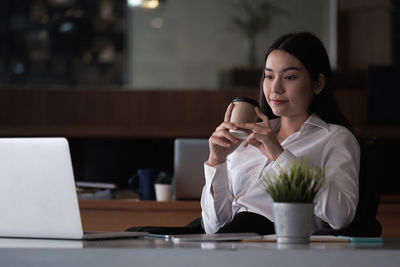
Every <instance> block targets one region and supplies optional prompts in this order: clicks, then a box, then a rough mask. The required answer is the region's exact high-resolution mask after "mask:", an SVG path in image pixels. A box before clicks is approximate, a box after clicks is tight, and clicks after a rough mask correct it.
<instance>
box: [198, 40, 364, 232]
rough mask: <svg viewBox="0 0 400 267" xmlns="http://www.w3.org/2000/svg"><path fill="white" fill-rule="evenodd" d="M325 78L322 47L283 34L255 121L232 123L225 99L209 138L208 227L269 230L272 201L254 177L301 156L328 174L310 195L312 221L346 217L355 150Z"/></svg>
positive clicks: (339, 224) (351, 201) (351, 204)
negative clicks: (243, 135) (242, 133)
mask: <svg viewBox="0 0 400 267" xmlns="http://www.w3.org/2000/svg"><path fill="white" fill-rule="evenodd" d="M330 76H331V68H330V63H329V59H328V56H327V53H326V50H325V48H324V46H323V44H322V43H321V41H320V40H319V39H318V38H317V37H315V36H314V35H312V34H310V33H293V34H287V35H284V36H282V37H280V38H279V39H278V40H277V41H276V42H275V43H274V44H272V46H271V47H270V48H269V49H268V50H267V53H266V56H265V70H264V75H263V78H262V82H261V89H260V100H259V104H260V108H256V109H255V110H256V113H257V115H258V117H259V118H260V122H258V123H246V124H233V123H230V122H229V121H230V116H231V113H232V109H233V107H234V106H233V104H230V105H229V106H228V108H227V110H226V113H225V118H224V122H222V123H221V125H220V126H219V127H218V128H217V129H216V130H215V132H214V133H213V134H212V135H211V137H210V138H209V146H210V154H209V158H208V160H207V162H206V163H205V165H204V168H205V176H206V177H205V178H206V184H205V186H204V188H203V193H202V198H201V206H202V223H203V227H204V230H205V231H206V233H215V232H257V233H260V234H270V233H273V232H274V226H273V219H274V218H273V214H272V203H273V200H272V198H271V197H270V196H269V194H268V193H267V192H266V191H265V190H264V189H263V188H262V187H261V186H260V184H259V179H261V177H262V176H265V175H266V174H268V175H271V176H273V175H275V174H278V173H279V171H281V170H288V168H289V166H290V165H291V163H292V162H294V161H295V160H296V159H297V158H299V157H304V158H305V159H306V160H307V163H308V164H310V165H313V166H317V167H319V168H320V169H323V170H325V174H326V176H327V177H328V179H327V182H326V183H325V184H324V187H323V188H322V189H321V190H320V192H319V193H318V194H317V196H316V198H315V200H314V203H315V208H314V214H315V218H316V221H322V222H325V223H327V224H329V226H330V227H332V228H335V229H336V228H343V227H345V226H347V225H349V224H350V223H351V221H352V219H353V217H354V215H355V210H356V206H357V203H358V174H359V161H360V149H359V145H358V143H357V140H356V139H355V137H354V136H353V135H352V133H351V132H350V131H349V129H348V128H349V125H348V123H347V121H346V120H345V118H344V117H343V115H342V114H341V113H340V111H339V110H338V108H337V106H336V104H335V101H334V97H333V94H332V92H331V91H330V88H329V79H330ZM272 118H275V119H272ZM346 127H347V128H346ZM239 128H241V129H248V130H251V131H252V133H251V134H250V135H249V136H248V137H247V139H245V140H239V139H237V138H235V137H234V136H232V135H231V134H230V133H229V130H237V129H239Z"/></svg>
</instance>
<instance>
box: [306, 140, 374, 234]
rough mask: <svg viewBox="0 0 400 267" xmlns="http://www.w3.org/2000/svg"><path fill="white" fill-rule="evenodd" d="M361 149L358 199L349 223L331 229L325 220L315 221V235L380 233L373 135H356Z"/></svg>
mask: <svg viewBox="0 0 400 267" xmlns="http://www.w3.org/2000/svg"><path fill="white" fill-rule="evenodd" d="M357 139H358V142H359V144H360V149H361V160H360V175H359V200H358V205H357V209H356V214H355V216H354V219H353V221H352V222H351V224H350V225H349V226H348V227H346V228H343V229H332V228H330V227H329V225H328V224H327V223H325V222H322V221H321V222H316V223H317V224H316V226H317V227H318V228H317V230H316V231H315V232H314V233H313V234H315V235H345V236H364V237H377V236H380V235H381V233H382V226H381V224H380V223H379V221H378V220H377V219H376V214H377V211H378V205H379V198H380V186H379V181H378V177H379V176H378V175H379V174H378V173H377V168H376V162H377V158H378V156H379V155H378V140H377V139H376V138H374V137H358V138H357Z"/></svg>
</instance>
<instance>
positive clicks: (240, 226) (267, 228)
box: [126, 211, 275, 235]
mask: <svg viewBox="0 0 400 267" xmlns="http://www.w3.org/2000/svg"><path fill="white" fill-rule="evenodd" d="M126 231H136V232H149V233H151V234H163V235H174V234H203V233H205V232H204V229H203V227H202V225H201V218H198V219H196V220H194V221H193V222H191V223H190V224H189V225H187V226H184V227H159V226H143V227H131V228H129V229H127V230H126ZM250 232H251V233H257V234H260V235H267V234H274V233H275V229H274V223H273V222H271V221H270V220H268V219H267V218H265V217H264V216H261V215H259V214H256V213H252V212H247V211H246V212H240V213H238V214H236V215H235V217H234V218H233V220H232V221H231V222H229V223H228V224H226V225H225V226H223V227H222V228H221V229H219V231H218V233H250Z"/></svg>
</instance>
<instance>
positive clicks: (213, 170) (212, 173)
mask: <svg viewBox="0 0 400 267" xmlns="http://www.w3.org/2000/svg"><path fill="white" fill-rule="evenodd" d="M208 174H209V175H210V176H214V174H215V169H214V168H208Z"/></svg>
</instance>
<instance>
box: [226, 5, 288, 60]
mask: <svg viewBox="0 0 400 267" xmlns="http://www.w3.org/2000/svg"><path fill="white" fill-rule="evenodd" d="M234 9H235V10H236V14H235V15H234V16H233V17H232V24H233V25H232V26H233V28H235V29H237V30H238V31H239V32H240V33H242V34H243V36H244V37H245V41H246V43H245V47H246V50H247V60H248V62H247V63H248V64H249V65H250V66H254V65H256V63H257V62H256V41H257V36H258V35H260V34H261V33H263V32H266V31H268V29H269V27H270V24H271V21H272V17H273V16H275V15H280V14H282V15H287V12H286V11H285V10H284V9H282V8H280V7H278V6H276V5H274V4H272V3H270V1H268V0H236V1H235V2H234Z"/></svg>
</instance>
